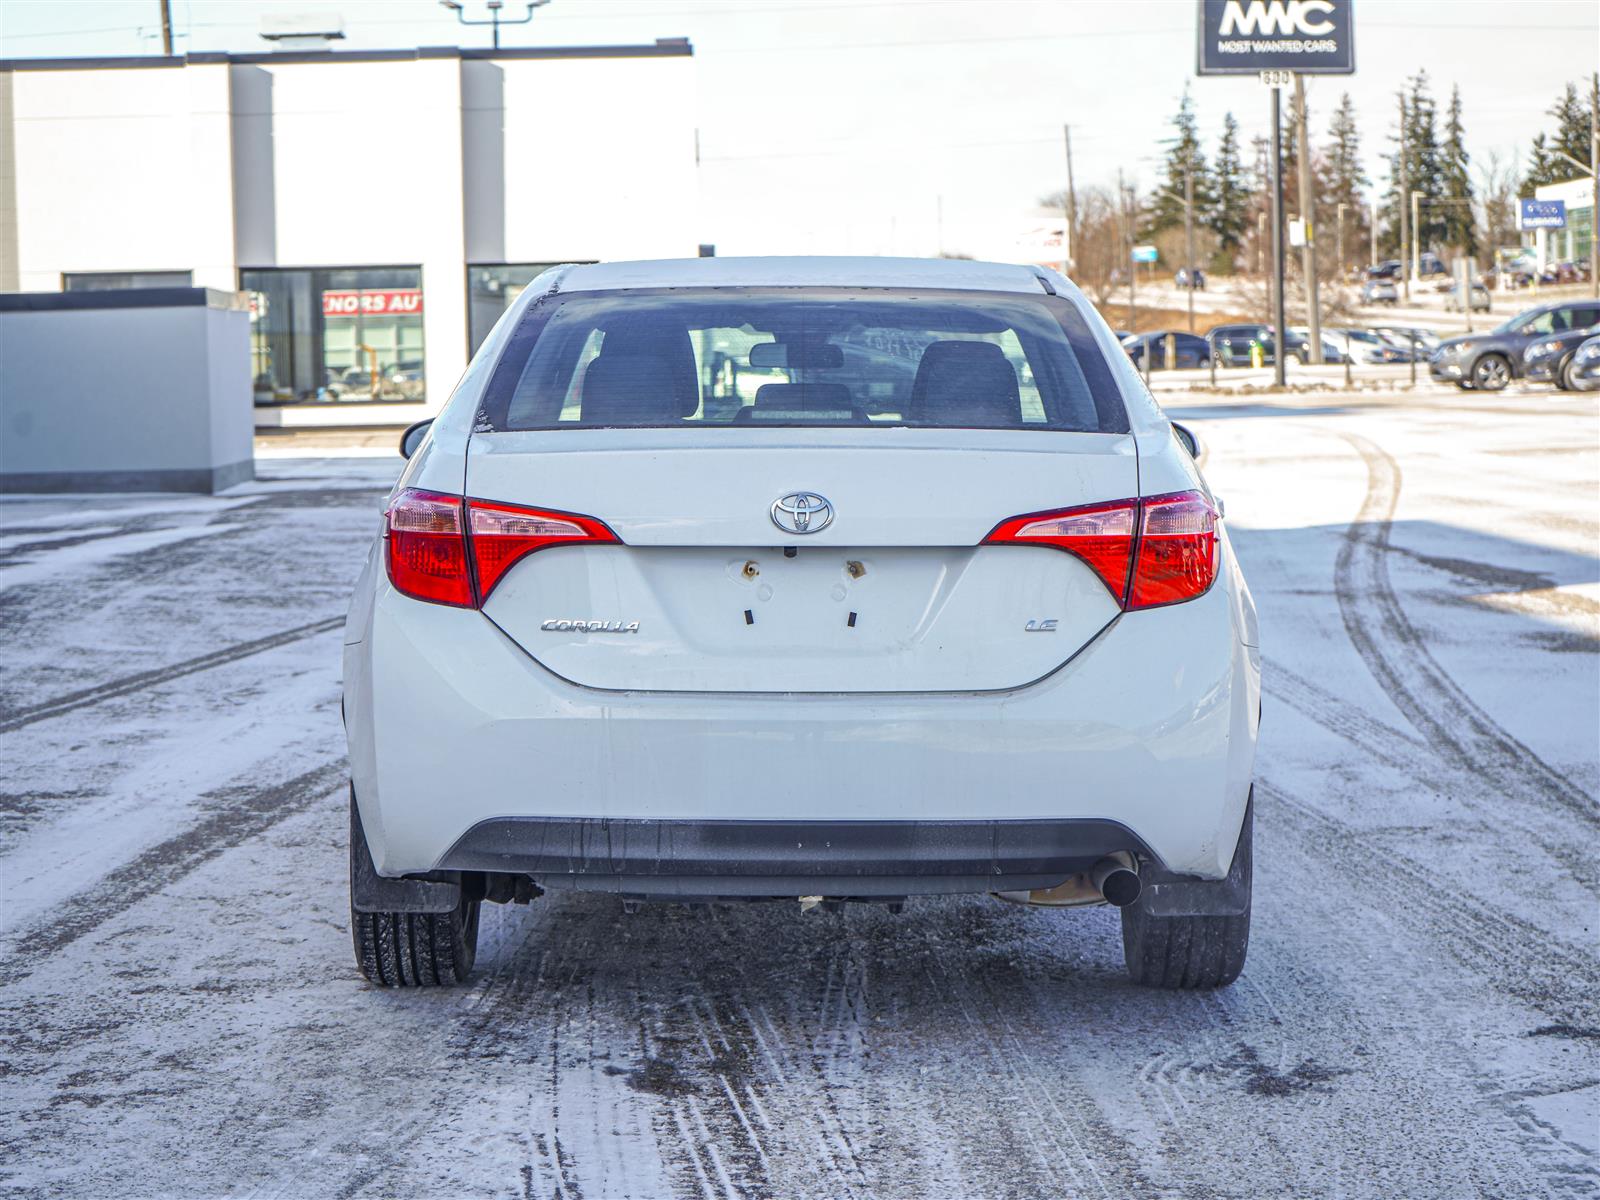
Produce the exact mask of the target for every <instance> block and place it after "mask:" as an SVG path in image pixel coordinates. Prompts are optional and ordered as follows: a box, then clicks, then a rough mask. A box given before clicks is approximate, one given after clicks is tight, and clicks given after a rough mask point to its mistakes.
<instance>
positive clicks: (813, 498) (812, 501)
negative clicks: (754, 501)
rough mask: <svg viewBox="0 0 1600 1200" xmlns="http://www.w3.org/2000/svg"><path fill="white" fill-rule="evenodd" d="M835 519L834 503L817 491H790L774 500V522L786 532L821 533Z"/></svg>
mask: <svg viewBox="0 0 1600 1200" xmlns="http://www.w3.org/2000/svg"><path fill="white" fill-rule="evenodd" d="M832 520H833V505H831V504H829V503H828V500H827V497H825V496H819V495H817V494H816V493H815V492H790V493H789V494H788V495H787V496H779V497H778V498H777V499H776V500H774V501H773V502H772V523H773V524H774V525H776V526H777V527H778V528H779V529H781V530H783V531H784V532H785V533H820V532H821V531H822V530H824V529H826V528H827V527H828V524H829V522H831V521H832Z"/></svg>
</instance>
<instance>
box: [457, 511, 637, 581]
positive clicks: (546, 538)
mask: <svg viewBox="0 0 1600 1200" xmlns="http://www.w3.org/2000/svg"><path fill="white" fill-rule="evenodd" d="M467 524H468V528H469V529H470V530H471V535H472V538H471V540H472V561H473V565H474V566H476V567H477V569H478V603H480V604H482V603H483V601H485V600H487V599H488V598H489V593H490V592H492V591H494V585H495V584H497V583H499V582H500V577H501V576H502V575H504V574H505V573H506V572H507V571H509V570H510V569H511V568H512V567H513V566H515V565H516V564H517V563H518V562H520V561H521V560H522V559H523V558H526V557H527V556H528V555H530V554H532V553H533V552H534V551H535V550H543V549H544V548H545V547H546V546H560V545H569V544H571V543H573V542H615V541H616V540H617V535H616V534H614V533H612V532H611V530H609V529H607V528H606V526H605V524H604V523H603V522H601V521H596V520H595V519H594V518H593V517H580V516H575V515H574V514H572V513H554V512H542V511H540V510H539V509H536V508H519V507H517V506H516V505H513V504H492V503H490V502H489V501H487V500H468V501H467Z"/></svg>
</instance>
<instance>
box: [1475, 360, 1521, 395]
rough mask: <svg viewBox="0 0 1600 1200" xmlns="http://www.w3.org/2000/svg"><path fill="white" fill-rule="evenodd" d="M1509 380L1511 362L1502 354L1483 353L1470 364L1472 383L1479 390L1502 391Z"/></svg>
mask: <svg viewBox="0 0 1600 1200" xmlns="http://www.w3.org/2000/svg"><path fill="white" fill-rule="evenodd" d="M1510 382H1511V363H1510V362H1509V361H1508V360H1507V359H1506V356H1505V355H1503V354H1485V355H1484V356H1483V357H1482V358H1480V359H1479V360H1478V361H1477V362H1476V363H1474V364H1473V366H1472V385H1473V387H1475V388H1477V389H1478V390H1479V391H1480V392H1498V391H1503V390H1504V389H1505V386H1506V385H1507V384H1508V383H1510Z"/></svg>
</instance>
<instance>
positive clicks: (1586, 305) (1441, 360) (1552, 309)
mask: <svg viewBox="0 0 1600 1200" xmlns="http://www.w3.org/2000/svg"><path fill="white" fill-rule="evenodd" d="M1597 321H1600V301H1595V300H1562V301H1558V302H1556V303H1553V304H1541V305H1539V306H1538V307H1537V308H1530V309H1528V310H1527V311H1526V312H1521V313H1518V314H1517V315H1516V316H1514V317H1512V318H1511V320H1509V321H1507V322H1506V323H1505V324H1504V325H1501V326H1499V327H1498V328H1497V329H1495V330H1494V331H1492V332H1490V333H1469V334H1467V335H1466V336H1465V337H1456V338H1448V339H1446V340H1445V341H1443V342H1441V343H1440V344H1439V348H1438V349H1437V350H1435V351H1434V352H1433V354H1432V356H1431V357H1430V358H1429V359H1428V374H1430V375H1431V376H1433V378H1435V379H1438V380H1441V381H1445V382H1449V383H1453V384H1455V385H1456V386H1457V387H1461V388H1477V389H1479V390H1481V391H1485V392H1498V391H1499V390H1500V389H1501V388H1503V387H1505V386H1506V385H1507V384H1508V383H1510V382H1511V381H1512V380H1513V379H1516V378H1518V377H1520V376H1521V374H1522V366H1523V362H1522V352H1523V351H1524V350H1526V349H1527V348H1528V343H1530V342H1532V341H1534V340H1535V339H1536V338H1541V337H1548V336H1549V335H1550V334H1553V333H1565V332H1566V331H1567V330H1569V329H1581V328H1583V327H1584V326H1586V325H1593V324H1595V323H1596V322H1597Z"/></svg>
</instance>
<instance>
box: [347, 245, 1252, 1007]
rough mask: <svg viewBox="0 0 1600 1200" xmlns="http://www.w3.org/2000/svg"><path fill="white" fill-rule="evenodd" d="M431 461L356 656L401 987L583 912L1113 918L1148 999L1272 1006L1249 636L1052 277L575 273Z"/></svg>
mask: <svg viewBox="0 0 1600 1200" xmlns="http://www.w3.org/2000/svg"><path fill="white" fill-rule="evenodd" d="M404 449H405V450H406V452H407V455H408V457H409V462H408V464H407V466H406V469H405V471H404V473H403V474H402V475H401V478H400V480H399V482H398V484H397V485H396V487H395V490H394V493H393V495H392V497H391V498H390V501H389V504H388V508H387V511H386V513H385V517H384V523H383V529H382V533H381V535H380V536H379V537H378V538H377V539H376V541H375V543H374V546H373V549H372V552H371V554H370V556H369V560H368V562H367V565H366V569H365V570H364V571H363V573H362V575H361V578H360V581H359V583H358V585H357V588H356V594H355V598H354V601H353V603H352V605H351V609H350V616H349V622H348V625H347V627H346V632H345V689H346V694H345V711H346V724H347V729H348V736H349V746H350V763H351V768H352V787H351V798H352V803H351V845H350V859H351V906H352V930H353V935H354V940H355V948H356V956H357V960H358V962H359V964H360V967H361V969H362V971H363V973H364V974H365V975H366V977H367V978H368V979H369V980H371V981H372V982H374V983H377V984H383V985H390V986H408V985H426V984H451V983H457V982H459V981H461V980H463V979H465V978H466V976H467V974H468V972H469V971H470V970H471V967H472V962H473V957H474V953H475V944H476V937H477V923H478V912H479V908H480V905H481V903H482V902H484V901H495V902H505V901H526V900H529V899H531V898H534V897H536V896H538V895H541V894H542V893H543V892H545V891H556V890H562V889H572V890H581V891H591V892H605V893H610V894H614V895H616V896H617V897H619V898H620V899H621V900H622V901H624V902H625V903H628V904H632V903H637V902H640V901H661V900H703V899H708V898H719V899H721V898H743V899H760V900H782V899H787V900H788V902H790V903H795V902H796V901H799V902H800V904H801V906H802V907H805V908H810V907H813V906H815V905H818V904H825V905H829V906H832V905H834V904H836V903H842V902H845V901H857V902H868V903H887V904H890V905H893V906H896V907H898V906H899V905H901V904H902V903H903V902H904V901H905V900H906V899H907V898H908V897H913V896H921V895H935V894H950V893H963V892H970V893H993V894H996V895H998V896H1000V897H1002V898H1004V899H1007V900H1011V901H1015V902H1020V903H1025V904H1037V905H1049V906H1072V905H1080V904H1099V903H1110V904H1113V905H1117V906H1119V907H1120V908H1121V915H1122V928H1123V941H1124V947H1125V951H1126V958H1127V964H1128V969H1129V972H1130V974H1131V976H1132V977H1133V978H1134V979H1135V980H1136V981H1138V982H1141V983H1145V984H1150V985H1155V986H1162V987H1213V986H1217V985H1220V984H1226V983H1229V982H1231V981H1232V980H1233V979H1234V978H1235V977H1236V976H1237V975H1238V973H1239V971H1240V969H1241V968H1242V966H1243V964H1244V958H1245V950H1246V945H1247V942H1248V934H1249V921H1250V881H1251V865H1250V862H1251V856H1250V847H1251V827H1252V819H1251V812H1252V806H1251V778H1252V769H1253V760H1254V754H1255V743H1256V734H1257V728H1258V723H1259V715H1260V649H1259V638H1258V635H1257V624H1256V617H1255V608H1254V605H1253V603H1252V601H1251V598H1250V593H1249V591H1248V589H1247V588H1246V586H1245V582H1244V579H1243V577H1242V575H1241V574H1240V571H1239V567H1238V564H1237V562H1236V561H1235V558H1234V555H1233V552H1232V550H1231V548H1230V545H1229V541H1228V534H1227V529H1226V524H1225V522H1224V521H1223V519H1222V507H1221V504H1220V502H1219V501H1218V500H1217V499H1216V498H1215V497H1214V496H1213V495H1212V494H1211V492H1210V491H1209V489H1208V488H1207V486H1206V483H1205V480H1204V478H1203V477H1202V476H1201V474H1200V471H1199V469H1198V466H1197V464H1196V461H1195V454H1196V451H1197V447H1196V446H1195V443H1194V439H1193V437H1192V436H1191V435H1190V434H1189V433H1188V432H1187V431H1186V430H1183V429H1182V428H1181V427H1178V426H1174V425H1173V424H1171V423H1170V422H1169V421H1168V420H1167V418H1166V416H1165V415H1164V414H1163V413H1162V412H1161V410H1160V409H1159V408H1158V407H1157V405H1156V404H1155V402H1154V401H1153V400H1152V399H1151V397H1150V394H1149V393H1148V392H1147V391H1146V390H1145V388H1144V386H1143V384H1142V382H1141V381H1140V379H1139V376H1138V374H1137V372H1136V371H1135V370H1134V368H1133V367H1132V365H1131V364H1130V363H1129V362H1128V359H1127V356H1126V355H1125V354H1124V353H1123V352H1122V350H1121V349H1120V347H1119V346H1118V344H1117V342H1116V339H1115V338H1114V337H1113V336H1112V333H1111V331H1110V330H1109V329H1108V328H1107V327H1106V325H1105V323H1104V322H1103V321H1102V320H1101V319H1100V317H1099V316H1098V315H1097V314H1096V313H1095V311H1094V309H1093V307H1092V306H1091V305H1090V304H1089V303H1088V301H1087V300H1086V299H1085V298H1084V297H1083V295H1082V294H1081V293H1080V292H1079V291H1078V289H1077V288H1076V287H1074V286H1073V285H1072V284H1071V283H1069V282H1068V281H1067V280H1066V279H1064V278H1063V277H1061V276H1060V275H1057V274H1055V273H1054V272H1050V271H1045V270H1041V269H1039V268H1033V267H1021V266H1001V265H995V264H986V263H971V262H962V261H921V260H895V259H882V258H861V259H848V258H815V259H804V258H795V259H785V258H766V259H743V260H740V259H720V258H719V259H691V260H685V261H666V262H639V263H608V264H600V265H591V266H568V267H558V268H555V269H553V270H551V271H550V272H548V273H546V274H545V275H543V276H541V277H540V278H539V279H538V280H536V281H535V282H534V283H533V285H532V286H530V287H529V288H528V289H527V290H526V291H525V292H523V294H522V296H521V297H520V298H519V299H518V301H517V302H516V303H514V304H513V305H512V307H511V308H510V309H509V310H508V311H507V312H506V314H505V316H504V317H503V318H502V319H501V321H500V322H499V324H498V325H497V326H496V327H495V330H494V332H493V333H492V334H491V336H490V337H489V338H488V339H487V341H486V342H485V343H484V345H483V346H482V348H481V349H480V350H479V351H478V353H477V355H476V357H475V358H474V359H473V361H472V363H471V365H470V367H469V368H468V370H467V372H466V375H465V376H464V377H463V379H462V380H461V383H460V385H459V386H458V387H457V388H456V391H455V393H454V394H453V396H452V397H451V399H450V401H449V402H448V404H447V405H446V406H445V408H444V409H443V411H442V412H441V413H440V414H439V416H438V418H437V419H436V420H434V421H433V422H431V425H426V426H419V427H417V428H415V429H414V430H412V431H408V436H407V438H406V445H405V447H404Z"/></svg>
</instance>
